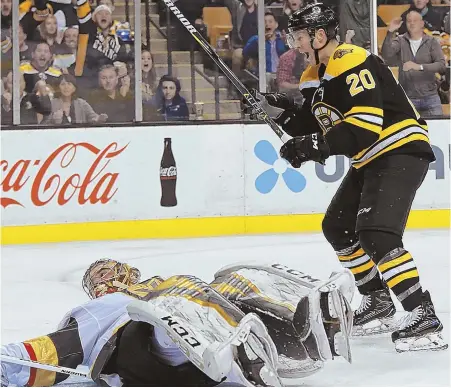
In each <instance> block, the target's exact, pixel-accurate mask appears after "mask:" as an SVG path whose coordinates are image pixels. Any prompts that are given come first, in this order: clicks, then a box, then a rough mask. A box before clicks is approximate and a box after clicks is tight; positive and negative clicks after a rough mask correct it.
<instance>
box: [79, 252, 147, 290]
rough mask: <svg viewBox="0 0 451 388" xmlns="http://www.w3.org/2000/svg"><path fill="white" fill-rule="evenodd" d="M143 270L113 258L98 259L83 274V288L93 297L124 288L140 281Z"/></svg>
mask: <svg viewBox="0 0 451 388" xmlns="http://www.w3.org/2000/svg"><path fill="white" fill-rule="evenodd" d="M140 279H141V272H140V271H139V270H138V269H137V268H135V267H131V266H130V265H128V264H125V263H121V262H119V261H115V260H111V259H101V260H97V261H96V262H95V263H93V264H91V265H90V266H89V268H88V269H87V271H86V272H85V274H84V276H83V281H82V286H83V290H84V291H85V292H86V293H87V294H88V295H89V297H90V298H91V299H95V298H98V297H100V296H103V295H106V294H111V293H113V292H117V291H121V290H124V289H126V288H128V287H130V286H132V285H133V284H136V283H139V281H140Z"/></svg>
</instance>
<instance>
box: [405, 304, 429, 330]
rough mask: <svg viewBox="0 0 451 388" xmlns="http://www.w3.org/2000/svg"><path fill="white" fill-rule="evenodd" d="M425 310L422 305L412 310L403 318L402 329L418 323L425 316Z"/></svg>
mask: <svg viewBox="0 0 451 388" xmlns="http://www.w3.org/2000/svg"><path fill="white" fill-rule="evenodd" d="M423 314H424V310H423V307H422V306H418V307H417V308H416V309H414V310H412V311H411V312H410V313H408V314H407V315H406V316H405V317H403V318H402V319H401V322H400V330H404V329H408V328H410V327H412V326H414V325H416V324H417V323H418V322H419V321H420V320H421V318H422V317H423Z"/></svg>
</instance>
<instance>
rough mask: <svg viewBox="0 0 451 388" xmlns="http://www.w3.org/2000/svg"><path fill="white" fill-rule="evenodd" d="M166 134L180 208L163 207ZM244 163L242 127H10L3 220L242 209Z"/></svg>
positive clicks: (105, 218) (142, 216)
mask: <svg viewBox="0 0 451 388" xmlns="http://www.w3.org/2000/svg"><path fill="white" fill-rule="evenodd" d="M165 138H170V139H171V145H172V153H173V155H174V159H175V163H176V169H174V168H166V170H164V169H163V174H166V175H168V174H169V175H174V174H176V178H177V181H176V189H175V196H176V200H177V203H176V205H175V206H161V200H162V188H161V182H160V164H161V161H162V158H163V152H164V143H165V142H164V139H165ZM243 164H244V161H243V149H242V131H241V128H240V127H239V126H234V127H224V126H218V127H213V128H212V127H209V126H186V127H170V126H169V127H135V128H119V127H117V128H91V129H86V130H85V129H61V130H43V131H17V132H15V131H8V132H6V131H5V132H3V133H2V161H1V166H2V198H1V205H2V224H3V226H10V225H38V224H47V223H49V224H57V223H67V222H89V221H110V220H134V219H141V220H143V219H159V218H163V219H164V218H177V217H190V218H193V217H213V216H228V215H238V214H242V213H243V197H244V192H243V184H242V182H243V175H242V170H243ZM166 178H169V179H168V180H167V181H168V182H169V181H170V180H171V178H173V176H166ZM168 191H169V193H167V196H169V197H172V194H171V189H170V188H169V190H168ZM167 201H169V203H166V205H174V203H173V202H174V201H173V198H169V199H168V200H167ZM171 202H172V203H171Z"/></svg>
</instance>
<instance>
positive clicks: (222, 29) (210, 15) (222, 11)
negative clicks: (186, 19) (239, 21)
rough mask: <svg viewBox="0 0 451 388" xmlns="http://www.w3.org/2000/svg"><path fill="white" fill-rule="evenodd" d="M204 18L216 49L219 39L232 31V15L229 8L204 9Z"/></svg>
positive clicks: (209, 36)
mask: <svg viewBox="0 0 451 388" xmlns="http://www.w3.org/2000/svg"><path fill="white" fill-rule="evenodd" d="M202 18H203V20H204V23H205V25H206V26H207V34H208V38H209V39H210V43H211V45H212V46H213V47H216V43H217V40H218V38H219V37H220V36H221V35H227V34H229V33H230V31H232V29H233V24H232V15H231V14H230V12H229V9H228V8H227V7H204V8H203V10H202Z"/></svg>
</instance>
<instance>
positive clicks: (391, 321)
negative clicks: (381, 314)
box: [352, 317, 399, 337]
mask: <svg viewBox="0 0 451 388" xmlns="http://www.w3.org/2000/svg"><path fill="white" fill-rule="evenodd" d="M397 329H399V322H398V320H397V319H395V318H394V317H390V318H380V319H375V320H373V321H371V322H368V323H365V324H364V325H356V326H354V327H353V330H352V336H353V337H365V336H372V335H379V334H387V333H392V332H394V331H395V330H397Z"/></svg>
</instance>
